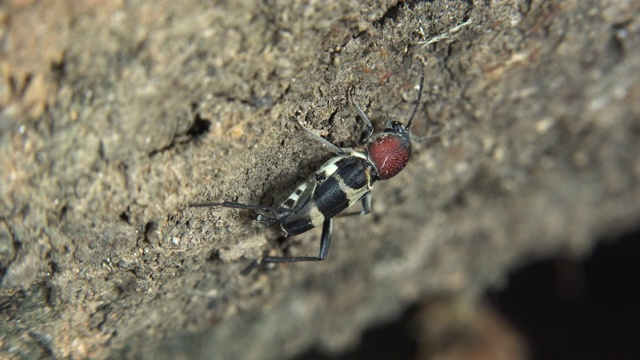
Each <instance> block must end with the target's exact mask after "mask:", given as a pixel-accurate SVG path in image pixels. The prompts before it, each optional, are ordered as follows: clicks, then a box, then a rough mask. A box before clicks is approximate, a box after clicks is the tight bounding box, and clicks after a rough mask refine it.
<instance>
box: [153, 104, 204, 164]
mask: <svg viewBox="0 0 640 360" xmlns="http://www.w3.org/2000/svg"><path fill="white" fill-rule="evenodd" d="M191 112H192V113H193V123H192V124H191V127H189V129H187V131H185V132H184V133H177V134H175V135H174V136H173V139H171V142H170V143H169V144H168V145H167V146H164V147H161V148H159V149H155V150H153V151H151V152H150V153H149V157H154V156H155V155H157V154H159V153H163V152H165V151H168V150H171V149H173V148H174V147H175V146H178V145H182V144H186V143H189V142H191V141H196V140H198V139H200V138H201V137H202V136H203V135H204V134H206V133H207V132H209V129H210V128H211V120H209V119H205V118H203V117H202V116H201V115H200V112H199V111H198V105H197V104H196V103H192V104H191Z"/></svg>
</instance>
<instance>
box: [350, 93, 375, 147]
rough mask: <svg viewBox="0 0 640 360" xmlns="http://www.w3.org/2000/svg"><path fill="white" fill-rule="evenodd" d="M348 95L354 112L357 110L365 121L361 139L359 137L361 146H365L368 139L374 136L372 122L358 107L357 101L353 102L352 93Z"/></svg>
mask: <svg viewBox="0 0 640 360" xmlns="http://www.w3.org/2000/svg"><path fill="white" fill-rule="evenodd" d="M347 94H348V96H349V102H350V103H351V106H352V107H353V110H355V112H356V113H357V114H358V116H360V117H361V118H362V120H363V121H364V129H362V132H361V133H360V137H358V142H359V143H360V144H364V143H365V142H366V141H367V139H368V138H369V137H370V136H371V134H373V125H372V124H371V120H369V118H368V117H367V115H365V113H364V111H362V109H360V107H359V106H358V105H356V103H355V101H353V97H352V95H351V92H347Z"/></svg>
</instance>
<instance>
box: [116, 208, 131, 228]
mask: <svg viewBox="0 0 640 360" xmlns="http://www.w3.org/2000/svg"><path fill="white" fill-rule="evenodd" d="M118 217H119V218H120V220H122V221H124V222H126V223H127V224H129V225H131V223H130V222H129V214H127V212H126V211H123V212H122V213H121V214H120V215H119V216H118Z"/></svg>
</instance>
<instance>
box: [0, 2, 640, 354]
mask: <svg viewBox="0 0 640 360" xmlns="http://www.w3.org/2000/svg"><path fill="white" fill-rule="evenodd" d="M639 14H640V6H639V5H638V2H633V1H617V2H610V1H579V0H569V1H559V0H551V1H529V0H506V1H499V2H479V1H478V2H474V1H429V2H423V1H389V0H380V1H358V0H350V1H339V2H329V1H327V2H323V1H309V2H302V1H287V0H282V1H250V0H241V1H213V2H203V1H195V0H185V1H162V2H159V1H121V0H107V1H30V0H13V1H4V2H2V3H1V4H0V38H1V39H2V42H1V43H0V44H1V46H0V49H1V52H0V67H1V68H0V70H1V71H0V111H1V112H0V195H1V197H0V274H1V275H2V280H1V288H0V308H1V309H2V310H1V312H0V321H1V322H0V353H1V354H2V356H6V357H9V358H39V357H40V358H47V357H53V358H96V359H102V358H120V357H126V358H176V357H183V358H216V359H233V358H237V359H275V358H287V357H291V356H294V355H295V354H299V353H300V352H301V351H304V350H305V349H308V348H309V347H311V346H315V347H317V348H320V349H323V351H336V352H337V351H341V350H345V349H347V348H349V347H351V346H354V345H356V344H357V342H358V340H359V337H360V335H361V334H362V331H363V330H364V329H366V328H368V327H370V326H372V325H373V324H376V323H379V322H381V321H383V320H386V319H390V318H393V317H394V316H396V315H397V314H398V313H399V312H401V311H402V310H403V309H405V308H406V307H407V305H408V304H411V303H414V302H416V301H417V300H418V299H427V300H428V299H429V298H431V297H434V296H439V295H443V294H446V295H447V296H450V297H454V298H459V299H466V300H465V301H468V302H469V303H471V304H474V303H476V302H477V301H478V298H480V296H481V295H482V294H483V292H484V291H485V290H486V289H487V288H489V287H491V286H496V285H500V284H501V283H503V282H504V280H505V276H506V274H507V273H508V271H509V269H511V268H513V267H514V266H519V265H521V264H524V263H527V262H529V261H531V260H532V259H535V258H539V257H544V256H550V255H554V254H563V255H565V256H570V257H584V256H586V255H587V254H588V253H589V251H590V249H591V248H592V247H593V245H594V243H595V241H596V240H597V239H601V238H603V237H605V238H612V237H614V236H616V235H617V234H620V233H621V232H624V231H628V230H630V229H633V228H634V227H636V226H638V224H639V220H640V217H639V216H638V214H639V213H640V212H639V211H640V186H639V179H640V82H638V79H639V78H640V40H639V39H640V36H639V35H640V16H639ZM461 24H466V25H464V26H459V25H461ZM452 29H453V30H452ZM443 34H444V35H445V38H444V39H441V40H440V41H436V42H433V43H428V40H429V39H433V38H434V37H437V36H439V35H443ZM416 55H417V56H421V57H423V58H424V59H425V64H426V71H427V76H426V80H425V89H424V93H423V102H422V105H421V106H420V107H419V109H418V113H417V115H416V119H415V123H414V126H413V127H412V129H411V130H412V133H413V134H414V135H415V141H414V149H413V150H414V151H413V155H412V159H411V161H410V162H409V164H408V166H407V168H406V169H405V170H404V171H403V172H401V173H400V174H399V175H398V176H396V177H395V178H394V179H392V180H390V181H386V182H380V183H378V184H376V188H375V189H374V191H373V199H374V211H373V214H370V215H368V216H365V217H348V218H342V219H337V220H336V221H335V224H334V234H333V240H334V241H333V245H332V248H331V251H330V254H329V258H328V259H327V260H326V261H324V262H322V263H308V264H289V265H283V266H278V267H275V268H267V269H264V268H263V269H259V270H257V271H254V272H253V273H251V274H250V275H249V276H246V277H243V276H241V275H240V274H239V273H240V271H241V270H242V269H243V268H244V267H245V266H247V265H248V264H249V263H250V261H251V260H252V259H255V258H257V257H258V256H260V255H261V254H262V253H263V252H272V253H274V254H278V253H281V252H282V251H285V252H286V253H287V254H289V255H303V254H315V253H316V252H317V248H318V243H317V241H318V238H319V235H320V232H319V230H313V231H310V232H308V233H305V234H303V235H301V236H297V237H295V238H291V239H288V240H287V242H285V245H284V246H281V245H279V243H278V242H277V241H275V240H277V238H278V236H277V234H274V233H272V232H269V231H265V229H261V228H258V227H256V226H254V225H253V224H252V222H251V218H250V217H249V214H248V213H247V212H246V211H235V210H231V209H194V208H189V207H188V206H187V205H188V204H190V203H194V202H202V201H220V200H232V201H240V202H246V203H260V204H266V205H273V204H275V203H277V202H278V201H279V200H282V199H283V198H285V197H286V196H287V195H288V193H289V192H290V191H292V189H293V188H294V187H295V185H296V184H297V183H298V182H300V181H302V180H304V179H305V178H307V176H309V175H310V174H311V173H312V172H313V171H314V170H315V169H316V168H317V167H318V166H319V165H320V164H321V163H322V162H323V161H325V160H326V159H327V158H328V157H330V154H329V153H327V151H326V150H325V149H323V148H322V147H321V146H319V145H318V144H317V143H314V142H313V141H312V140H310V139H309V138H308V137H306V136H305V135H304V134H303V133H301V132H300V131H298V130H297V128H296V126H295V123H294V122H293V121H292V120H294V119H297V120H300V121H302V122H303V123H304V124H305V125H306V126H308V127H309V128H312V129H313V130H314V131H316V132H317V133H319V134H320V135H322V136H323V137H325V138H327V139H328V140H330V141H332V142H334V143H337V144H339V145H341V146H349V145H350V144H353V140H354V134H356V133H357V130H358V129H359V126H361V122H360V121H359V120H358V118H357V117H356V116H355V114H354V113H353V111H352V110H351V109H350V108H349V106H348V103H347V100H346V94H347V90H348V89H350V88H353V91H354V99H355V100H356V101H357V102H358V103H359V104H360V106H361V107H362V108H363V109H364V111H365V112H366V113H367V114H368V115H369V117H370V118H371V119H372V121H373V122H374V124H375V126H376V127H377V128H378V129H379V128H380V126H381V125H382V124H383V122H384V120H385V119H388V118H394V119H398V120H400V121H406V119H407V117H408V115H409V114H410V112H411V110H412V106H413V105H414V101H415V98H416V92H415V86H416V85H417V81H418V78H419V73H420V66H421V65H420V62H419V61H417V60H416V59H415V56H416Z"/></svg>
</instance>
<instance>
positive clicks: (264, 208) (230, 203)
mask: <svg viewBox="0 0 640 360" xmlns="http://www.w3.org/2000/svg"><path fill="white" fill-rule="evenodd" d="M189 207H228V208H234V209H245V210H253V211H256V212H260V211H265V212H266V211H271V212H278V213H282V214H290V213H292V212H293V210H291V209H288V208H284V207H276V206H263V205H253V204H241V203H237V202H233V201H223V202H219V203H212V202H209V203H196V204H189Z"/></svg>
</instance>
